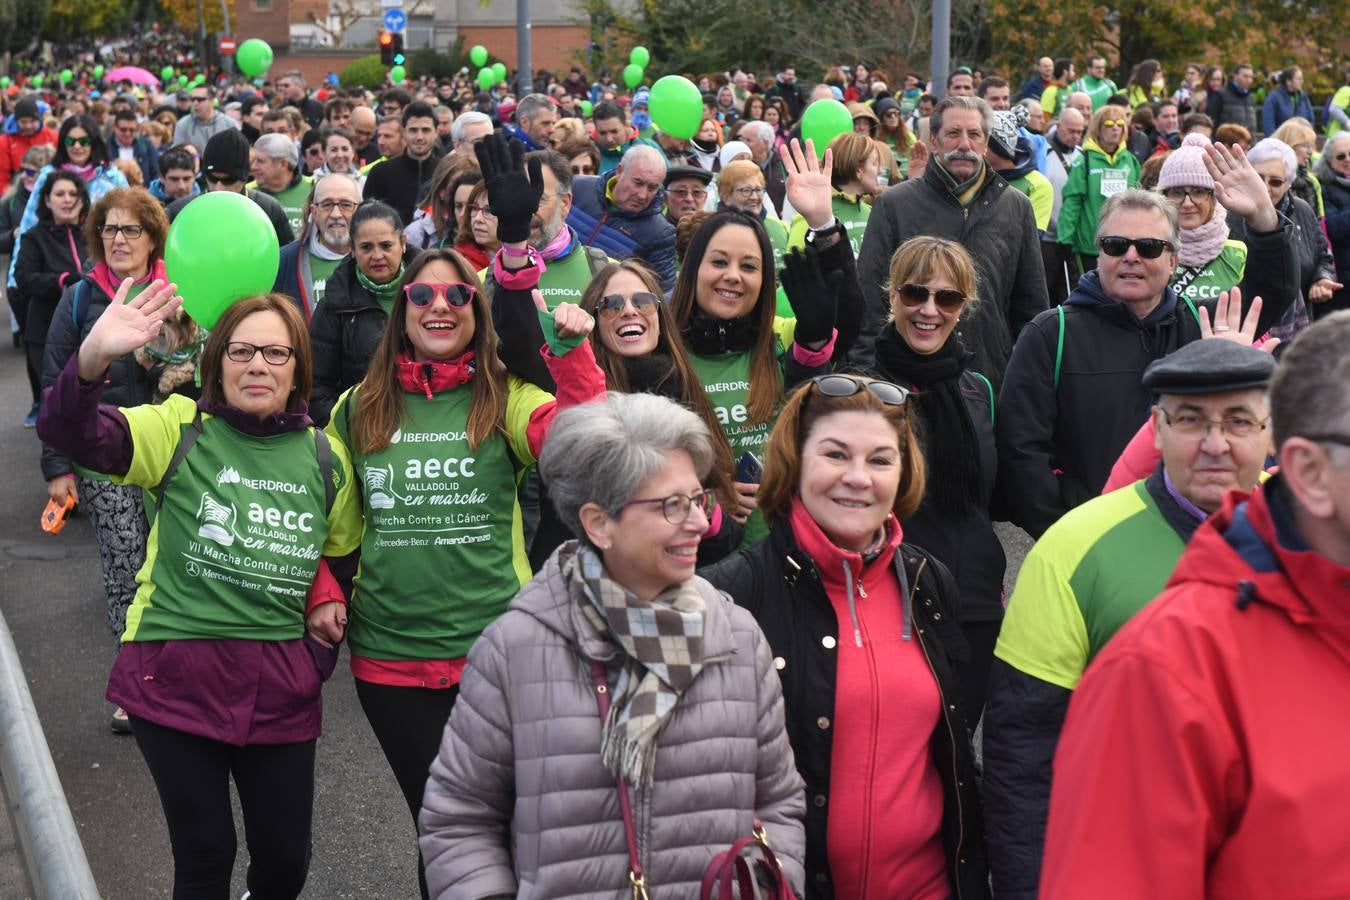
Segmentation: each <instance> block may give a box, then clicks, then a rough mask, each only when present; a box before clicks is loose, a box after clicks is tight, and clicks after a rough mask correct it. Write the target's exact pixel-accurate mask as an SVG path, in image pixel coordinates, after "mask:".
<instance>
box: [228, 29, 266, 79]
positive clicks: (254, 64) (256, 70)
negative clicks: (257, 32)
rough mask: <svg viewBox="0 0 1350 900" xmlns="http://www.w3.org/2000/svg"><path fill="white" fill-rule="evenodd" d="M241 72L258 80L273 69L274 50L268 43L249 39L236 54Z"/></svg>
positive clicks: (236, 61)
mask: <svg viewBox="0 0 1350 900" xmlns="http://www.w3.org/2000/svg"><path fill="white" fill-rule="evenodd" d="M234 61H235V64H236V65H238V66H239V71H240V72H243V73H244V74H245V75H247V76H248V77H249V78H257V77H258V76H259V75H262V74H263V73H264V72H266V71H267V70H268V69H270V68H271V67H272V48H271V47H270V46H268V44H267V42H266V41H263V40H259V39H258V38H249V39H248V40H246V41H244V42H243V43H242V44H240V45H239V49H238V50H236V51H235V52H234Z"/></svg>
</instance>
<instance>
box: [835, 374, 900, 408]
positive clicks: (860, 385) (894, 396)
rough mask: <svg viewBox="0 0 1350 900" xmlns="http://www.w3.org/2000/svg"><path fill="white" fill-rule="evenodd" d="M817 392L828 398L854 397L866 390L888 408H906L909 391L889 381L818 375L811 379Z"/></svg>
mask: <svg viewBox="0 0 1350 900" xmlns="http://www.w3.org/2000/svg"><path fill="white" fill-rule="evenodd" d="M811 384H812V385H813V386H814V387H815V389H816V390H818V391H820V393H821V394H822V395H824V396H826V397H836V398H838V397H852V396H853V395H854V394H856V393H858V392H859V391H862V390H865V391H867V392H868V393H869V394H871V395H872V396H873V397H876V398H877V399H878V400H880V401H881V402H882V403H884V404H886V405H887V406H904V405H905V401H906V400H907V399H908V398H909V391H908V389H906V388H902V387H901V386H900V385H898V384H891V383H890V382H889V381H865V380H863V379H861V378H854V377H853V376H852V375H817V376H816V377H815V378H812V379H811Z"/></svg>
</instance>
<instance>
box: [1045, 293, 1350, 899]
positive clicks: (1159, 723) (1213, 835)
mask: <svg viewBox="0 0 1350 900" xmlns="http://www.w3.org/2000/svg"><path fill="white" fill-rule="evenodd" d="M1347 346H1350V312H1340V313H1336V314H1334V315H1330V316H1327V317H1326V318H1324V319H1322V320H1321V321H1319V322H1318V323H1317V324H1316V325H1314V326H1313V327H1311V328H1309V329H1308V330H1307V331H1305V332H1304V333H1303V334H1302V335H1300V336H1299V338H1298V339H1297V340H1295V341H1294V343H1293V345H1292V346H1291V347H1290V348H1289V350H1288V351H1287V352H1286V353H1285V355H1284V358H1283V360H1281V363H1280V366H1279V368H1278V369H1277V370H1276V373H1275V378H1274V380H1273V382H1272V384H1271V390H1270V409H1271V427H1272V429H1273V432H1274V438H1275V443H1276V446H1277V447H1278V457H1279V464H1280V471H1279V474H1278V475H1277V476H1275V477H1274V478H1271V479H1270V480H1269V481H1267V482H1266V483H1265V484H1264V485H1262V486H1261V487H1259V488H1258V489H1257V490H1256V491H1255V492H1254V493H1253V494H1251V495H1244V494H1239V493H1230V494H1229V495H1228V496H1227V498H1226V499H1225V501H1224V505H1223V508H1222V509H1220V510H1219V512H1217V513H1215V515H1214V516H1212V517H1211V518H1210V519H1209V521H1208V522H1207V523H1206V524H1205V525H1203V526H1201V528H1200V530H1199V531H1197V532H1196V534H1195V536H1194V537H1193V538H1192V539H1191V542H1190V544H1189V545H1188V546H1187V549H1186V552H1185V553H1184V554H1183V555H1182V557H1181V560H1180V562H1178V564H1177V569H1176V571H1175V572H1174V573H1173V575H1172V580H1171V581H1170V582H1169V583H1168V586H1167V588H1166V589H1165V590H1164V591H1163V593H1162V595H1161V596H1160V597H1159V598H1158V599H1157V600H1155V601H1154V602H1153V603H1152V604H1151V605H1150V606H1148V607H1147V608H1146V609H1144V610H1143V611H1141V612H1140V613H1139V614H1138V615H1136V616H1135V617H1134V618H1133V619H1131V620H1130V622H1129V623H1128V624H1127V625H1126V626H1125V627H1124V628H1123V629H1121V631H1120V632H1118V633H1117V634H1116V636H1115V638H1114V639H1113V640H1112V641H1111V643H1110V644H1108V645H1107V646H1106V648H1105V650H1104V651H1103V652H1102V653H1101V654H1100V655H1099V656H1098V658H1097V661H1096V662H1095V663H1094V664H1093V665H1092V666H1090V667H1089V668H1088V670H1087V674H1086V676H1085V677H1084V678H1083V680H1082V682H1081V683H1080V684H1079V689H1078V691H1077V692H1076V693H1075V694H1074V698H1073V701H1072V702H1071V703H1070V705H1069V715H1068V719H1067V721H1066V723H1065V727H1064V733H1063V736H1062V737H1061V739H1060V745H1059V751H1058V754H1057V756H1056V757H1055V783H1054V788H1053V791H1052V794H1051V801H1050V825H1049V834H1048V836H1047V839H1046V853H1045V866H1044V870H1043V872H1042V874H1041V897H1042V898H1046V897H1049V898H1058V897H1072V898H1079V897H1092V898H1094V900H1109V898H1117V897H1119V898H1126V897H1129V898H1136V897H1148V898H1152V900H1157V898H1201V897H1223V898H1225V900H1245V898H1252V900H1255V898H1277V897H1279V898H1285V897H1314V896H1315V897H1346V896H1350V830H1347V829H1346V827H1345V809H1346V807H1347V805H1350V765H1347V764H1346V756H1345V754H1346V748H1347V747H1350V717H1347V716H1346V715H1345V714H1344V709H1345V698H1346V697H1347V696H1350V603H1348V602H1347V601H1350V355H1347V354H1346V352H1345V348H1346V347H1347Z"/></svg>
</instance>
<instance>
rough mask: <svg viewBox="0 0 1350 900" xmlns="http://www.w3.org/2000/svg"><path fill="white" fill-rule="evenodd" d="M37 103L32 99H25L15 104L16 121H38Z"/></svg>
mask: <svg viewBox="0 0 1350 900" xmlns="http://www.w3.org/2000/svg"><path fill="white" fill-rule="evenodd" d="M38 118H41V117H40V116H39V115H38V105H37V101H36V100H34V99H33V98H32V97H24V98H23V99H22V100H20V101H19V102H18V103H16V104H14V119H15V121H18V120H19V119H38Z"/></svg>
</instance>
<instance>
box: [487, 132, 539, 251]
mask: <svg viewBox="0 0 1350 900" xmlns="http://www.w3.org/2000/svg"><path fill="white" fill-rule="evenodd" d="M473 150H474V153H475V154H477V156H478V166H479V168H481V169H482V170H483V182H484V183H485V184H486V185H487V195H488V208H489V209H490V210H492V214H493V215H494V216H496V217H497V239H498V240H499V241H501V242H502V243H503V244H515V243H519V242H521V241H525V240H528V239H529V237H530V220H531V219H533V218H534V214H535V213H536V212H538V210H539V198H540V197H542V196H543V195H544V176H543V171H542V167H541V165H540V162H539V159H538V158H535V159H532V160H530V166H529V178H528V179H527V178H526V175H525V147H524V145H523V144H521V143H520V142H519V141H511V142H510V143H508V142H507V141H506V140H505V139H503V138H502V137H500V136H499V135H495V134H490V135H488V136H487V137H485V138H483V139H482V140H481V141H479V142H478V143H477V144H475V145H474V148H473Z"/></svg>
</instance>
